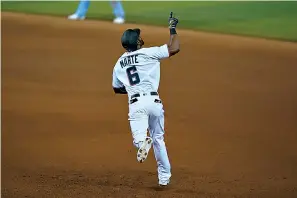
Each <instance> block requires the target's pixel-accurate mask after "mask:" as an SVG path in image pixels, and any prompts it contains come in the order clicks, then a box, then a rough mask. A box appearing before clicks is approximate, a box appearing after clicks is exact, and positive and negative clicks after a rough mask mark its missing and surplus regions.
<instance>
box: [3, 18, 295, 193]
mask: <svg viewBox="0 0 297 198" xmlns="http://www.w3.org/2000/svg"><path fill="white" fill-rule="evenodd" d="M130 27H140V28H141V29H142V37H143V39H144V41H145V43H146V45H147V46H153V45H162V44H164V43H167V41H168V35H169V32H168V30H167V29H166V28H160V27H159V28H157V27H149V26H142V25H139V26H136V25H128V24H127V25H123V26H117V25H113V24H111V23H109V22H95V21H80V22H77V21H67V20H66V19H63V18H54V17H46V16H31V15H25V14H11V13H2V175H1V176H2V182H1V185H2V192H1V194H2V197H5V198H22V197H36V198H41V197H42V198H44V197H49V198H52V197H59V198H60V197H61V198H62V197H63V198H66V197H71V198H74V197H82V198H91V197H150V198H152V197H170V198H171V197H186V198H188V197H199V198H204V197H218V198H227V197H228V198H229V197H240V198H243V197H252V198H264V197H265V198H266V197H267V198H295V197H297V113H296V112H297V77H296V75H297V44H296V43H289V42H280V41H271V40H265V39H255V38H245V37H235V36H227V35H219V34H208V33H197V32H192V31H182V30H179V31H178V33H179V36H180V40H181V52H180V53H179V54H178V55H176V56H175V57H172V58H170V59H169V60H164V61H163V63H162V65H161V87H160V95H161V98H162V99H163V102H164V108H165V116H166V117H165V118H166V120H165V126H166V136H165V140H166V143H167V146H168V153H169V157H170V160H171V163H172V174H173V175H172V183H171V186H170V188H169V189H167V190H165V191H158V190H157V188H156V185H157V175H156V163H155V159H154V156H153V153H152V152H151V153H150V156H149V158H148V159H147V161H146V162H145V163H144V164H139V163H138V162H137V160H136V151H135V149H134V147H133V144H132V137H131V133H130V128H129V123H128V120H127V118H128V115H127V114H128V104H127V97H126V96H125V95H124V96H116V95H115V94H114V93H113V91H112V87H111V80H112V79H111V77H112V69H113V66H114V64H115V62H116V60H117V59H118V57H119V56H120V55H121V54H122V53H123V49H122V47H121V44H120V36H121V34H122V32H123V31H124V30H125V29H126V28H130Z"/></svg>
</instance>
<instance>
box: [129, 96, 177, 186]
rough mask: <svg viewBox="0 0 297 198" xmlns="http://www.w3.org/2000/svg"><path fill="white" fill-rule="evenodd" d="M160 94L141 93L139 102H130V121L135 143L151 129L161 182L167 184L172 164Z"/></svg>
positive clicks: (136, 144)
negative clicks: (169, 157)
mask: <svg viewBox="0 0 297 198" xmlns="http://www.w3.org/2000/svg"><path fill="white" fill-rule="evenodd" d="M156 99H157V100H159V101H160V98H159V96H151V95H149V94H148V95H146V96H143V95H141V96H140V97H137V100H138V101H137V102H134V103H133V104H129V121H130V127H131V132H132V136H133V143H134V145H135V146H136V147H137V148H138V143H139V142H140V141H144V140H145V138H146V137H147V130H149V134H150V137H151V138H152V139H153V149H154V154H155V158H156V161H157V166H158V169H157V171H158V179H159V184H163V185H166V184H168V183H169V180H170V177H171V166H170V162H169V159H168V155H167V149H166V145H165V142H164V132H165V131H164V110H163V105H162V103H160V102H157V101H155V100H156Z"/></svg>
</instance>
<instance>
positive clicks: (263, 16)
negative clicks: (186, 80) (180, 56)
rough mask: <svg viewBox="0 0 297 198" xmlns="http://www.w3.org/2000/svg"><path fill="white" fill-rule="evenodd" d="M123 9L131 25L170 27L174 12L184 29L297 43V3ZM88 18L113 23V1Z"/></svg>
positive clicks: (61, 9) (53, 7)
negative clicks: (168, 23)
mask: <svg viewBox="0 0 297 198" xmlns="http://www.w3.org/2000/svg"><path fill="white" fill-rule="evenodd" d="M77 5H78V2H69V1H68V2H44V1H42V2H41V1H40V2H7V1H6V2H2V10H3V11H14V12H25V13H33V14H47V15H58V16H63V17H66V16H67V15H68V14H71V13H73V12H74V11H75V9H76V6H77ZM123 6H124V9H125V12H126V20H127V21H128V22H130V23H143V24H152V25H161V26H166V25H167V19H168V15H169V13H170V11H173V12H174V13H176V16H177V17H178V18H179V20H180V23H179V24H178V27H180V28H188V29H196V30H203V31H210V32H219V33H226V34H239V35H248V36H256V37H265V38H273V39H281V40H289V41H297V2H292V1H291V2H289V1H287V2H247V1H246V2H232V1H231V2H230V1H229V2H218V1H211V2H210V1H209V2H207V1H206V2H199V1H198V2H197V1H196V2H194V1H179V2H177V1H174V2H169V1H166V2H156V1H151V2H148V1H147V2H144V1H139V2H134V1H124V2H123ZM87 17H88V18H89V19H101V20H111V19H112V18H113V14H112V9H111V6H110V4H109V1H106V2H102V1H100V2H91V5H90V9H89V12H88V14H87Z"/></svg>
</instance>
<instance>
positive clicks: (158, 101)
mask: <svg viewBox="0 0 297 198" xmlns="http://www.w3.org/2000/svg"><path fill="white" fill-rule="evenodd" d="M141 95H143V96H146V95H147V94H145V93H144V94H141ZM150 95H151V96H158V95H159V94H158V92H155V91H153V92H150ZM137 97H140V94H139V93H138V94H133V95H132V96H131V100H130V104H133V103H134V102H137V101H138V99H137ZM154 102H156V103H162V101H161V100H159V99H155V101H154Z"/></svg>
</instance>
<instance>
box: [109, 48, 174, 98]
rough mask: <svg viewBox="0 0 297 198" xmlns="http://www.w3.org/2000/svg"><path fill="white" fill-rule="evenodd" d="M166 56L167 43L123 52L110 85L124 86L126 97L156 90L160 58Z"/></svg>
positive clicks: (167, 53) (158, 80)
mask: <svg viewBox="0 0 297 198" xmlns="http://www.w3.org/2000/svg"><path fill="white" fill-rule="evenodd" d="M168 57H169V51H168V46H167V44H165V45H162V46H160V47H149V48H141V49H139V50H136V51H134V52H125V53H124V54H123V55H122V56H121V57H120V58H119V59H118V61H117V63H116V65H115V67H114V69H113V81H112V86H113V87H115V88H119V87H123V86H125V88H126V91H127V93H128V97H129V96H131V95H133V94H136V93H148V92H152V91H158V88H159V83H160V60H161V59H164V58H168Z"/></svg>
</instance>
